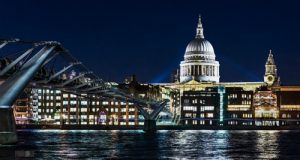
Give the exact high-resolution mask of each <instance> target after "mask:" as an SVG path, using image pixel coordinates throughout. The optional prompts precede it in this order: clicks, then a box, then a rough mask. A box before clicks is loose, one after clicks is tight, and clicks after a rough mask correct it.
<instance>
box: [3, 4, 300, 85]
mask: <svg viewBox="0 0 300 160" xmlns="http://www.w3.org/2000/svg"><path fill="white" fill-rule="evenodd" d="M299 6H300V4H298V3H297V1H286V0H285V1H273V0H272V1H271V0H248V1H247V0H240V1H231V0H229V1H225V0H224V1H221V0H220V1H213V0H205V1H202V0H195V1H193V0H184V1H183V0H182V1H176V0H166V1H153V0H151V1H142V0H140V1H123V0H122V1H121V0H120V1H108V0H103V1H102V0H101V1H100V0H99V1H96V0H95V1H89V0H84V1H76V2H74V1H62V0H51V1H41V0H36V1H31V0H20V1H2V2H1V5H0V14H1V20H0V36H1V37H18V38H21V39H26V40H27V39H28V40H56V41H60V42H62V43H63V44H64V46H65V47H66V48H67V49H69V50H70V51H71V52H72V53H73V55H74V56H76V57H77V58H78V59H80V60H81V61H82V62H84V63H85V64H86V65H87V66H88V67H89V68H90V69H91V70H93V71H94V72H95V73H97V74H98V75H99V76H100V77H102V78H103V79H105V80H114V81H118V82H120V81H122V80H123V79H124V77H125V76H127V75H131V74H136V75H137V77H138V79H139V80H140V81H142V82H167V81H168V80H169V75H170V73H171V72H172V71H173V70H175V69H176V68H177V67H179V63H180V61H181V60H182V59H183V55H184V51H185V47H186V45H187V44H188V42H189V41H190V40H192V39H193V38H194V36H195V29H196V24H197V17H198V15H199V14H201V15H202V17H203V26H204V34H205V37H206V39H207V40H209V41H210V42H211V43H212V45H213V47H214V49H215V53H216V57H217V60H218V61H219V62H220V65H221V66H220V73H221V81H262V80H263V73H264V64H265V61H266V58H267V55H268V52H269V49H272V50H273V53H274V56H275V61H276V63H277V65H278V71H279V74H280V76H281V80H282V81H283V83H284V84H300V83H299V79H300V74H299V73H300V67H299V66H298V64H299V63H300V52H299V51H300V45H299V44H300V40H299V37H300V9H299Z"/></svg>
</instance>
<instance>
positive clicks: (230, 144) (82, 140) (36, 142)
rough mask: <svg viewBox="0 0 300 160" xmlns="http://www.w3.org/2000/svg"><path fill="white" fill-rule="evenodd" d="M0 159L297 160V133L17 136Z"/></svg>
mask: <svg viewBox="0 0 300 160" xmlns="http://www.w3.org/2000/svg"><path fill="white" fill-rule="evenodd" d="M18 135H19V142H18V144H17V145H12V146H0V159H25V158H26V159H242V158H243V159H300V131H223V130H222V131H192V130H186V131H157V133H154V134H146V133H144V132H143V131H82V130H80V131H78V130H77V131H63V130H22V131H18Z"/></svg>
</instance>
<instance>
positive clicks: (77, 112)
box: [76, 95, 79, 125]
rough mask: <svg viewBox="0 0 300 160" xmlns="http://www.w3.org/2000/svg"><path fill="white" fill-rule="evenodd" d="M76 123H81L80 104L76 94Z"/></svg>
mask: <svg viewBox="0 0 300 160" xmlns="http://www.w3.org/2000/svg"><path fill="white" fill-rule="evenodd" d="M76 124H77V125H78V124H79V104H78V96H77V95H76Z"/></svg>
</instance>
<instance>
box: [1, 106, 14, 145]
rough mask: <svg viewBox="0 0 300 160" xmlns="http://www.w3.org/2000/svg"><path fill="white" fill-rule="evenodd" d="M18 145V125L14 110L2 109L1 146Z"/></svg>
mask: <svg viewBox="0 0 300 160" xmlns="http://www.w3.org/2000/svg"><path fill="white" fill-rule="evenodd" d="M15 143H17V133H16V123H15V118H14V115H13V109H12V108H0V145H1V144H2V145H3V144H15Z"/></svg>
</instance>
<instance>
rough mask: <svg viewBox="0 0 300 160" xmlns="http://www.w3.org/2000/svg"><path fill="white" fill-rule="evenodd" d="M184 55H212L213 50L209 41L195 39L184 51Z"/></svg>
mask: <svg viewBox="0 0 300 160" xmlns="http://www.w3.org/2000/svg"><path fill="white" fill-rule="evenodd" d="M185 53H186V54H214V48H213V46H212V45H211V44H210V42H209V41H207V40H205V39H202V38H195V39H194V40H192V41H191V42H190V43H189V44H188V45H187V47H186V49H185Z"/></svg>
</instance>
